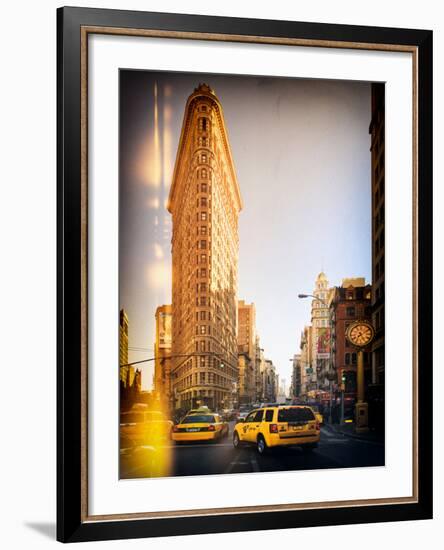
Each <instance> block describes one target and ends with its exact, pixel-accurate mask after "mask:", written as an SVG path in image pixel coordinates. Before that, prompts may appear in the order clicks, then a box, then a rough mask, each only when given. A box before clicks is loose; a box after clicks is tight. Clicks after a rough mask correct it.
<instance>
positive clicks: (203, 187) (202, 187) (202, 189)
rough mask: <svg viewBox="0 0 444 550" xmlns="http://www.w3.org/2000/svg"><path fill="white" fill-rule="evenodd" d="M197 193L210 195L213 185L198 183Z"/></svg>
mask: <svg viewBox="0 0 444 550" xmlns="http://www.w3.org/2000/svg"><path fill="white" fill-rule="evenodd" d="M197 192H198V193H209V192H211V185H208V183H198V184H197Z"/></svg>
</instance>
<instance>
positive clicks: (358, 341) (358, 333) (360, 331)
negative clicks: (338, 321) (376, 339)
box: [347, 322, 374, 348]
mask: <svg viewBox="0 0 444 550" xmlns="http://www.w3.org/2000/svg"><path fill="white" fill-rule="evenodd" d="M373 335H374V331H373V327H372V326H371V325H370V323H365V322H357V323H354V324H353V325H351V326H350V328H349V329H348V331H347V338H348V340H350V342H351V343H352V344H353V345H355V346H359V347H360V348H362V347H365V346H367V345H368V344H369V343H370V342H371V341H372V340H373Z"/></svg>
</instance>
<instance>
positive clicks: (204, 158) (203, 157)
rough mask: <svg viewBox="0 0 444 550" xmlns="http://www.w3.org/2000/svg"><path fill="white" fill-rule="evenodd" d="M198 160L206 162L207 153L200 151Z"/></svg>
mask: <svg viewBox="0 0 444 550" xmlns="http://www.w3.org/2000/svg"><path fill="white" fill-rule="evenodd" d="M200 162H207V155H205V154H204V153H202V155H201V157H200Z"/></svg>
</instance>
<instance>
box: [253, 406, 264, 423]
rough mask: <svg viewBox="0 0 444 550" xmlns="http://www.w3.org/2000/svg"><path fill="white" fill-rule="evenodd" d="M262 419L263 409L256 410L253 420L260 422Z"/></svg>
mask: <svg viewBox="0 0 444 550" xmlns="http://www.w3.org/2000/svg"><path fill="white" fill-rule="evenodd" d="M263 419H264V410H263V409H261V410H260V411H257V412H256V414H255V416H254V420H253V422H262V420H263Z"/></svg>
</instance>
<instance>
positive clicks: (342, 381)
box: [341, 372, 347, 391]
mask: <svg viewBox="0 0 444 550" xmlns="http://www.w3.org/2000/svg"><path fill="white" fill-rule="evenodd" d="M346 379H347V377H346V375H345V372H343V373H342V377H341V391H345V381H346Z"/></svg>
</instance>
